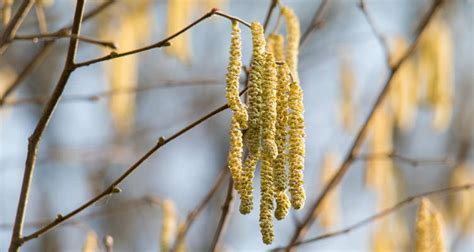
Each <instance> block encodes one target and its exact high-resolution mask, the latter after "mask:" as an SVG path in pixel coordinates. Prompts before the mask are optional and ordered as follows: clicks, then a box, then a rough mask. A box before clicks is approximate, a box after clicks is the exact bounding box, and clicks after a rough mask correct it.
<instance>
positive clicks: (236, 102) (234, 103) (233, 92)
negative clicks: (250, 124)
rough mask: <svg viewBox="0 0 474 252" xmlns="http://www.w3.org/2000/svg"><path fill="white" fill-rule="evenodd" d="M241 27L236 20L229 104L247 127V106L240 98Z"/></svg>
mask: <svg viewBox="0 0 474 252" xmlns="http://www.w3.org/2000/svg"><path fill="white" fill-rule="evenodd" d="M240 40H241V38H240V28H239V24H238V23H237V22H236V21H233V22H232V38H231V46H230V56H229V64H228V66H227V75H226V81H227V88H226V91H227V92H226V98H227V104H229V107H230V109H231V110H232V111H233V112H234V114H235V116H236V119H237V121H238V123H239V124H240V128H241V129H246V128H247V120H248V115H247V108H246V107H245V105H244V104H243V103H242V102H241V101H240V98H239V76H240V70H241V68H242V56H241V42H240Z"/></svg>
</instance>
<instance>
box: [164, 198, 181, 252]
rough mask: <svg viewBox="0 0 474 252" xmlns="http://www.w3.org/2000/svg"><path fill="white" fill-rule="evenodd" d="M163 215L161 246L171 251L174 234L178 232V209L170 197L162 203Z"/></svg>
mask: <svg viewBox="0 0 474 252" xmlns="http://www.w3.org/2000/svg"><path fill="white" fill-rule="evenodd" d="M161 207H162V211H163V217H162V220H161V232H160V248H161V251H162V252H164V251H169V250H170V248H171V245H172V244H173V239H174V235H175V233H176V222H177V221H176V220H177V217H176V210H175V206H174V203H173V201H171V200H169V199H165V200H163V203H162V206H161Z"/></svg>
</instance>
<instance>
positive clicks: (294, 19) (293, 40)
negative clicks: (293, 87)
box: [281, 6, 301, 80]
mask: <svg viewBox="0 0 474 252" xmlns="http://www.w3.org/2000/svg"><path fill="white" fill-rule="evenodd" d="M281 14H282V15H283V17H285V20H286V25H287V27H288V37H287V47H286V63H287V64H288V66H289V67H290V70H291V73H292V74H293V78H295V80H299V78H298V53H299V47H300V36H301V31H300V21H299V20H298V16H296V14H295V12H294V11H293V10H292V9H290V8H289V7H286V6H285V7H283V8H282V9H281Z"/></svg>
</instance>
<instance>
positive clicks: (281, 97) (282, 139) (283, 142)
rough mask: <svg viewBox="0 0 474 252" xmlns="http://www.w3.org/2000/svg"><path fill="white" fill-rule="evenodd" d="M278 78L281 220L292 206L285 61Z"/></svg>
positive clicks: (277, 165) (276, 179) (275, 170)
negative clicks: (289, 183) (289, 185)
mask: <svg viewBox="0 0 474 252" xmlns="http://www.w3.org/2000/svg"><path fill="white" fill-rule="evenodd" d="M281 42H283V41H281ZM278 45H279V46H278V47H282V46H283V44H282V43H278ZM276 51H278V50H276ZM277 79H278V85H277V122H276V136H275V141H276V144H277V148H278V156H277V157H276V159H275V160H274V162H273V183H274V184H275V191H276V203H277V206H276V209H275V217H276V218H277V219H278V220H281V219H283V218H285V216H286V215H287V214H288V211H289V206H290V203H289V202H290V201H289V199H288V196H287V195H286V187H287V175H286V161H287V157H288V153H287V128H288V92H289V89H290V78H289V69H288V66H287V65H286V64H285V63H283V64H281V65H278V66H277Z"/></svg>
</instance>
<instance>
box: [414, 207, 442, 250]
mask: <svg viewBox="0 0 474 252" xmlns="http://www.w3.org/2000/svg"><path fill="white" fill-rule="evenodd" d="M415 251H416V252H443V251H445V247H444V235H443V224H442V218H441V215H440V213H439V212H438V211H437V210H436V209H435V208H434V206H433V205H432V204H431V202H430V201H429V200H428V199H426V198H423V199H422V200H421V203H420V207H419V208H418V212H417V218H416V244H415Z"/></svg>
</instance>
